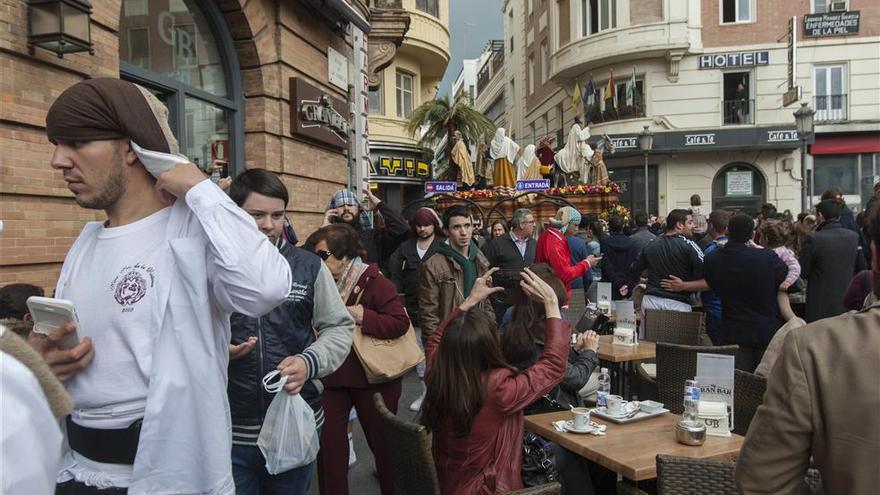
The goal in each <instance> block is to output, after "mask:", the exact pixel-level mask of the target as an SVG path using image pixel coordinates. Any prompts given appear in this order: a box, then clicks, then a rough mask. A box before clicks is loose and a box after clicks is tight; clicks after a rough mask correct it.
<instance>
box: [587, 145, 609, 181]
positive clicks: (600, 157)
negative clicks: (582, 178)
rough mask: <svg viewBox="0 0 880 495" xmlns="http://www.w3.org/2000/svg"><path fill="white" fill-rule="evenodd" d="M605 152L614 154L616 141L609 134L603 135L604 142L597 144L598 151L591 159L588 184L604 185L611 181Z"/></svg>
mask: <svg viewBox="0 0 880 495" xmlns="http://www.w3.org/2000/svg"><path fill="white" fill-rule="evenodd" d="M605 153H608V154H609V155H613V154H614V142H613V141H611V138H610V137H608V134H603V135H602V142H600V143H599V144H598V145H596V152H595V153H593V157H592V158H591V159H590V173H589V176H588V177H587V179H588V181H587V183H588V184H595V185H597V186H604V185H606V184H608V183H609V182H610V179H609V178H608V167H607V166H605V159H604V155H605Z"/></svg>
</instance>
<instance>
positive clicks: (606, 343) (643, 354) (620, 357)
mask: <svg viewBox="0 0 880 495" xmlns="http://www.w3.org/2000/svg"><path fill="white" fill-rule="evenodd" d="M613 340H614V336H613V335H601V336H599V352H598V353H597V354H599V359H601V360H603V361H609V362H612V363H622V362H625V361H641V360H642V359H654V358H655V357H657V346H656V345H654V343H653V342H647V341H644V340H640V341H639V343H638V344H636V345H635V346H632V347H630V346H625V345H614V344H612V343H611V342H612V341H613Z"/></svg>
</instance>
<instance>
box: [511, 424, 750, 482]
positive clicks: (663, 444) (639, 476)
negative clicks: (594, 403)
mask: <svg viewBox="0 0 880 495" xmlns="http://www.w3.org/2000/svg"><path fill="white" fill-rule="evenodd" d="M560 419H571V413H570V412H569V411H560V412H553V413H547V414H535V415H532V416H526V417H525V427H526V429H527V430H529V431H531V432H534V433H536V434H538V435H541V436H542V437H544V438H546V439H547V440H550V441H552V442H556V443H558V444H559V445H561V446H563V447H565V448H566V449H568V450H570V451H572V452H574V453H576V454H578V455H580V456H582V457H585V458H587V459H589V460H591V461H593V462H595V463H597V464H600V465H602V466H604V467H606V468H608V469H610V470H612V471H614V472H616V473H619V474H621V475H623V476H624V477H625V478H628V479H630V480H633V481H641V480H647V479H652V478H656V477H657V462H656V459H655V457H656V455H657V454H668V455H676V456H683V457H693V458H697V459H716V460H721V461H734V460H736V458H737V456H738V454H739V449H740V448H741V447H742V443H743V437H741V436H740V435H737V434H735V433H731V436H730V437H729V438H724V437H713V436H707V437H706V443H704V444H703V445H700V446H698V447H694V446H689V445H683V444H680V443H678V442H677V441H676V440H675V425H676V424H677V423H678V422H679V421H680V420H681V416H679V415H677V414H672V413H666V414H664V415H662V416H657V417H656V418H651V419H644V420H641V421H637V422H635V423H630V424H624V425H619V424H616V423H612V422H610V421H605V420H603V419H602V418H599V417H597V416H591V417H590V419H591V420H593V421H595V422H597V423H599V424H605V425H608V429H607V430H606V432H605V433H606V434H605V436H603V437H597V436H594V435H582V434H578V433H567V432H566V433H561V432H558V431H556V429H555V428H554V427H553V425H552V424H551V423H552V422H553V421H559V420H560Z"/></svg>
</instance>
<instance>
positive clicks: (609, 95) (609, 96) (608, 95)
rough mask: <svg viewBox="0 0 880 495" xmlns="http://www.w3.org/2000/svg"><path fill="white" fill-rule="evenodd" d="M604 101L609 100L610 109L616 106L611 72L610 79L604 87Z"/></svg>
mask: <svg viewBox="0 0 880 495" xmlns="http://www.w3.org/2000/svg"><path fill="white" fill-rule="evenodd" d="M605 99H606V100H611V108H615V107H616V106H617V92H616V91H614V71H611V77H609V78H608V84H607V85H605Z"/></svg>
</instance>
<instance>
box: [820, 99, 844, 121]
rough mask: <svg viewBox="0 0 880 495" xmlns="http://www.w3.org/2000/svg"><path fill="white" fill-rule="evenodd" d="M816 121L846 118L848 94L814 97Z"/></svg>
mask: <svg viewBox="0 0 880 495" xmlns="http://www.w3.org/2000/svg"><path fill="white" fill-rule="evenodd" d="M813 108H815V109H816V116H815V117H814V118H815V120H816V122H839V121H843V120H846V95H818V96H815V97H814V98H813Z"/></svg>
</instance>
